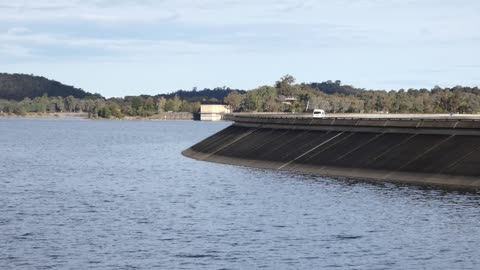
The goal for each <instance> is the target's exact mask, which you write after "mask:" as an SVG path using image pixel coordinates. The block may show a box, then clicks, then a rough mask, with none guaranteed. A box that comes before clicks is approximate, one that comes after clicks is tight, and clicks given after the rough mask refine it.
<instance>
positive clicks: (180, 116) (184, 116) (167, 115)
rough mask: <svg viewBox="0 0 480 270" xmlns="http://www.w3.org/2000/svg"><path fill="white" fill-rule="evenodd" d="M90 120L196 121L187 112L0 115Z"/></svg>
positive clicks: (7, 115) (1, 115) (23, 117)
mask: <svg viewBox="0 0 480 270" xmlns="http://www.w3.org/2000/svg"><path fill="white" fill-rule="evenodd" d="M2 118H12V119H91V120H156V121H161V120H163V121H166V120H167V121H170V120H174V121H192V120H197V119H196V118H195V115H194V114H193V113H187V112H163V113H159V114H154V115H152V116H125V117H123V118H89V117H88V113H83V112H77V113H27V114H26V115H23V116H22V115H16V114H13V113H10V114H9V113H0V119H2Z"/></svg>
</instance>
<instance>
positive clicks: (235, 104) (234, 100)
mask: <svg viewBox="0 0 480 270" xmlns="http://www.w3.org/2000/svg"><path fill="white" fill-rule="evenodd" d="M242 100H243V95H241V94H239V93H238V92H231V93H230V94H228V96H226V97H225V98H224V99H223V102H225V103H226V104H228V105H229V106H230V108H231V109H232V111H238V110H239V109H240V105H241V104H242Z"/></svg>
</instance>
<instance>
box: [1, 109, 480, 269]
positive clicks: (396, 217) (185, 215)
mask: <svg viewBox="0 0 480 270" xmlns="http://www.w3.org/2000/svg"><path fill="white" fill-rule="evenodd" d="M227 125H229V124H228V123H200V122H141V121H138V122H135V121H81V120H25V119H13V120H12V119H3V120H0V132H1V136H0V161H1V162H0V269H87V268H88V269H152V268H159V269H160V268H161V269H256V268H262V267H263V268H269V269H328V268H346V269H419V268H428V269H477V267H478V264H479V263H480V259H479V258H480V256H479V255H480V251H478V248H477V246H478V243H480V228H479V226H478V224H479V221H480V211H479V210H478V209H479V198H480V196H479V195H478V194H473V193H465V194H463V193H459V192H446V191H442V190H437V189H424V188H423V189H422V188H418V187H414V186H399V185H393V184H371V183H366V182H358V181H354V180H348V179H329V178H321V177H317V176H310V175H298V174H293V173H288V172H274V171H267V170H259V169H251V168H242V167H235V166H227V165H220V164H213V163H207V162H199V161H195V160H191V159H188V158H185V157H183V156H181V155H180V152H181V151H182V150H184V149H186V148H188V147H189V146H191V145H192V144H194V143H196V142H198V141H200V140H201V139H203V138H205V137H207V136H209V135H211V134H213V133H214V132H216V131H218V130H220V129H222V128H224V127H226V126H227Z"/></svg>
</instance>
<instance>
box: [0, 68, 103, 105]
mask: <svg viewBox="0 0 480 270" xmlns="http://www.w3.org/2000/svg"><path fill="white" fill-rule="evenodd" d="M45 94H46V95H48V96H50V97H68V96H73V97H75V98H85V97H87V96H92V94H91V93H88V92H85V91H84V90H82V89H79V88H75V87H73V86H69V85H64V84H62V83H60V82H57V81H53V80H49V79H47V78H44V77H39V76H33V75H27V74H7V73H0V99H9V100H18V101H20V100H23V99H24V98H27V97H28V98H32V99H33V98H35V97H41V96H43V95H45ZM95 96H97V97H99V96H100V95H99V94H95Z"/></svg>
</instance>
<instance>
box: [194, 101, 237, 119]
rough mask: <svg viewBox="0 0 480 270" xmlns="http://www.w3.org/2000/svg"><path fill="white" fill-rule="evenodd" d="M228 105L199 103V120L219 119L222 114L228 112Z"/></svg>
mask: <svg viewBox="0 0 480 270" xmlns="http://www.w3.org/2000/svg"><path fill="white" fill-rule="evenodd" d="M230 112H231V111H230V107H229V106H228V105H225V104H202V105H200V121H219V120H222V115H223V114H226V113H230Z"/></svg>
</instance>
